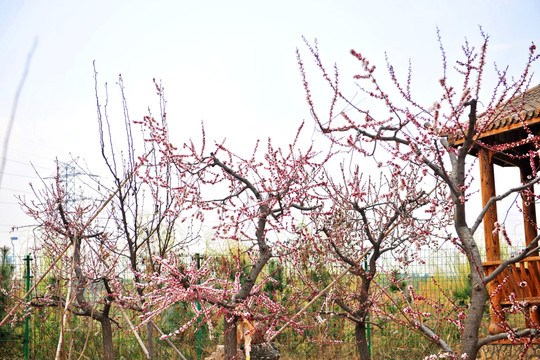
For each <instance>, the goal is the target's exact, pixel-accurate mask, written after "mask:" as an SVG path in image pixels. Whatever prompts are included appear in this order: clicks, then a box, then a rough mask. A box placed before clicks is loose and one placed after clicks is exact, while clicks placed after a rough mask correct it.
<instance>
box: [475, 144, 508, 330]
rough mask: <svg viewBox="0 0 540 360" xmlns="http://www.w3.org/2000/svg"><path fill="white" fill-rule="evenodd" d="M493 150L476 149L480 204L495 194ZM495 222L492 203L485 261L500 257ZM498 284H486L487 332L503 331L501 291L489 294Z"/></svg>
mask: <svg viewBox="0 0 540 360" xmlns="http://www.w3.org/2000/svg"><path fill="white" fill-rule="evenodd" d="M492 156H493V152H492V151H490V150H488V149H480V150H479V151H478V162H479V165H480V182H481V185H480V186H481V192H482V206H486V204H487V203H488V201H489V199H491V198H492V197H493V196H495V194H496V193H495V173H494V169H493V162H492ZM496 222H497V204H496V203H493V204H492V205H491V206H490V207H489V209H488V210H487V212H486V214H485V215H484V241H485V244H486V261H487V262H490V261H498V260H500V259H501V249H500V244H499V234H498V233H494V230H495V223H496ZM498 285H499V281H498V280H497V279H495V280H493V281H492V282H490V283H489V284H488V292H489V295H490V304H491V306H490V311H489V312H490V319H491V321H490V324H489V332H490V333H491V334H498V333H501V332H503V329H501V327H500V326H499V325H498V324H500V323H502V322H503V321H504V314H503V312H502V307H501V300H502V299H501V293H500V292H498V293H497V294H495V295H494V296H491V294H492V293H493V292H494V290H495V289H496V288H497V286H498Z"/></svg>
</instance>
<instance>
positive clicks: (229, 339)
mask: <svg viewBox="0 0 540 360" xmlns="http://www.w3.org/2000/svg"><path fill="white" fill-rule="evenodd" d="M230 320H231V321H230V322H229V321H227V315H225V316H224V317H223V322H224V324H225V326H224V328H225V335H224V345H225V359H226V360H231V359H232V358H234V357H235V356H236V348H237V347H238V344H237V340H236V322H237V319H236V317H235V316H232V318H231V319H230Z"/></svg>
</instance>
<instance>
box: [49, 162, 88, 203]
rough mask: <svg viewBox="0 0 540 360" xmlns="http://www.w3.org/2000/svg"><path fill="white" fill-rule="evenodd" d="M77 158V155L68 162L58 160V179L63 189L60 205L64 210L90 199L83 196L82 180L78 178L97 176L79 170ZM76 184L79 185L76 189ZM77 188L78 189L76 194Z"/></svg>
mask: <svg viewBox="0 0 540 360" xmlns="http://www.w3.org/2000/svg"><path fill="white" fill-rule="evenodd" d="M78 160H79V157H77V158H75V159H72V160H71V161H70V162H60V161H59V162H58V178H59V179H58V180H59V181H60V182H61V183H62V185H63V188H64V191H65V196H64V202H63V204H62V205H63V206H64V209H65V210H66V211H68V210H72V208H73V204H74V203H76V202H80V201H84V200H89V199H90V198H87V197H84V196H83V189H82V186H81V184H82V183H83V181H81V180H80V178H81V177H82V176H89V177H97V176H98V175H94V174H89V173H87V172H85V171H80V170H79V169H80V166H79V165H77V161H78ZM49 178H54V177H49ZM77 185H79V189H77ZM77 190H79V193H78V194H77Z"/></svg>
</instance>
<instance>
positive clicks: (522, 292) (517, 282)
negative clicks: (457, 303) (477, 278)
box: [482, 256, 540, 306]
mask: <svg viewBox="0 0 540 360" xmlns="http://www.w3.org/2000/svg"><path fill="white" fill-rule="evenodd" d="M501 263H502V261H501V260H499V261H487V262H485V263H483V264H482V265H483V266H484V272H485V274H486V275H488V274H491V273H492V272H493V271H494V270H495V269H496V268H497V267H498V266H499V265H500V264H501ZM499 284H504V285H503V286H502V288H501V291H500V296H496V297H495V298H498V299H500V300H499V303H500V305H501V306H509V305H511V302H510V301H509V300H508V298H509V296H510V294H512V293H514V294H516V300H517V301H527V302H528V303H529V304H531V305H536V304H540V256H532V257H528V258H526V259H524V260H521V261H519V262H517V263H515V264H512V265H510V266H508V267H507V268H506V269H505V270H504V271H502V272H501V273H500V274H499V275H498V276H497V278H496V279H495V280H494V281H493V285H499ZM493 290H494V289H493V288H492V287H491V286H490V293H491V292H493Z"/></svg>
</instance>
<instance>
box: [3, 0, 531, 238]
mask: <svg viewBox="0 0 540 360" xmlns="http://www.w3.org/2000/svg"><path fill="white" fill-rule="evenodd" d="M539 16H540V2H538V1H537V0H530V1H502V0H500V1H498V0H493V1H487V0H486V1H472V0H468V1H434V0H428V1H402V0H399V1H362V0H356V1H316V0H309V1H292V0H289V1H279V0H275V1H272V2H259V1H253V0H252V1H183V0H179V1H110V0H107V1H103V0H94V1H61V0H50V1H39V0H34V1H24V0H20V1H9V0H0V81H1V86H0V134H2V141H3V138H4V134H5V132H6V129H7V124H8V120H9V118H10V114H11V108H12V104H13V99H14V96H15V92H16V90H17V86H18V83H19V81H20V79H21V75H22V72H23V69H24V64H25V61H26V57H27V55H28V52H29V51H30V49H31V47H32V44H33V42H34V39H35V38H37V39H38V45H37V48H36V50H35V53H34V55H33V59H32V63H31V67H30V72H29V74H28V77H27V79H26V83H25V86H24V89H23V92H22V94H21V97H20V100H19V105H18V109H17V114H16V119H15V123H14V127H13V130H12V134H11V138H10V143H9V148H8V151H7V154H1V156H3V157H6V158H7V163H6V164H7V165H6V168H5V172H4V176H3V181H2V184H1V188H0V246H1V245H6V244H7V245H9V246H11V242H10V237H12V236H17V237H18V238H19V240H18V242H19V243H21V244H23V243H26V242H27V239H28V237H29V233H28V232H27V231H17V232H15V233H11V232H10V229H11V227H12V226H13V225H23V224H27V223H29V219H27V218H26V217H24V216H23V213H22V211H21V210H20V208H19V206H18V205H17V200H16V199H15V196H16V195H25V194H28V193H29V187H28V183H29V182H36V181H38V179H37V178H36V175H35V174H34V170H33V169H32V167H31V166H30V162H32V163H33V164H34V165H35V167H36V168H37V170H38V171H39V172H40V174H41V175H43V176H51V175H53V174H54V159H55V158H58V159H59V160H60V161H69V160H70V159H71V158H72V157H80V159H84V160H85V161H86V162H87V163H88V164H89V166H90V167H94V166H95V167H96V169H97V167H98V165H97V164H98V163H99V141H98V132H97V123H96V107H95V97H94V80H93V70H92V61H93V60H95V61H96V64H97V68H98V72H99V79H100V81H101V82H102V83H104V82H108V83H109V84H111V85H110V88H109V92H110V93H111V94H113V95H111V102H112V106H117V107H118V106H119V105H120V103H119V100H118V97H117V96H116V95H115V94H116V88H115V87H114V83H115V82H116V81H117V77H118V74H120V73H121V74H122V76H123V78H124V82H125V85H126V93H127V98H128V99H127V100H128V103H129V106H130V114H131V117H132V119H140V118H141V117H142V116H143V115H145V114H146V109H147V107H148V106H152V107H154V105H155V104H156V99H155V96H154V94H155V89H154V87H153V85H152V78H156V79H161V80H162V81H163V84H164V85H165V91H166V96H167V100H168V111H167V113H168V119H169V122H170V126H171V130H172V134H171V136H172V140H173V141H174V142H176V143H180V142H182V141H185V140H186V139H187V138H188V137H197V136H198V135H199V128H200V122H201V120H204V122H205V125H206V129H207V134H208V135H209V136H210V137H211V138H214V139H219V138H222V137H226V138H227V139H228V141H227V143H228V144H229V145H230V146H231V147H232V148H234V149H236V150H237V151H238V152H242V151H246V152H247V151H248V150H249V149H250V148H251V147H252V145H253V144H254V143H255V139H257V138H261V139H265V138H267V137H268V136H273V137H276V138H278V139H282V138H284V137H286V138H290V137H291V136H292V134H293V133H294V131H295V130H296V127H297V126H298V125H299V124H300V123H301V121H302V120H310V115H309V112H308V110H307V106H306V103H305V101H304V99H305V96H304V92H303V89H302V83H301V80H300V76H299V72H298V66H297V63H296V55H295V49H296V48H297V47H300V48H301V47H302V39H301V37H302V36H305V37H306V38H307V39H309V40H313V39H314V38H317V39H318V41H319V46H320V49H321V52H322V54H323V56H324V57H325V58H326V59H327V60H328V61H329V62H330V63H332V62H334V61H335V62H337V63H338V65H339V66H340V67H341V68H342V78H343V80H342V81H345V79H349V78H350V75H351V74H352V73H353V72H354V65H355V64H356V63H355V61H354V60H353V59H352V57H351V56H350V55H349V51H350V49H353V48H354V49H356V50H358V51H360V52H362V53H363V54H365V55H367V56H368V57H370V58H372V59H373V60H374V61H375V62H378V63H380V61H381V60H382V59H383V56H384V52H385V51H387V52H388V53H389V55H390V57H391V59H393V60H394V62H395V63H397V64H398V67H399V66H400V65H402V66H403V70H405V68H404V67H405V66H406V64H407V61H408V59H409V58H411V59H412V62H413V69H414V71H415V72H416V80H415V84H416V86H417V88H418V90H419V94H421V96H425V97H426V101H427V102H428V103H429V102H430V99H429V91H422V89H423V87H424V85H425V88H426V89H429V88H430V87H431V86H434V85H436V81H437V79H438V78H439V77H440V74H441V72H440V69H441V65H440V53H439V50H438V45H437V42H436V27H437V26H438V27H439V28H440V30H441V32H442V35H443V41H444V43H445V46H446V50H447V53H448V54H449V56H450V57H452V56H453V55H455V54H456V53H457V51H459V46H460V45H461V44H462V42H463V39H464V38H465V37H468V38H469V39H470V40H472V41H475V40H478V39H479V31H478V25H482V26H483V28H484V30H485V31H486V32H487V33H488V34H490V36H491V43H490V47H491V51H490V56H491V57H490V58H489V59H488V61H490V62H493V61H497V63H499V64H501V65H502V64H509V65H510V66H511V68H513V69H515V70H516V71H517V70H518V69H520V68H521V66H522V65H523V63H524V61H525V59H526V55H527V49H528V47H529V46H530V44H531V41H536V42H537V43H539V42H540V26H539V25H538V21H537V19H538V18H539ZM307 60H309V59H307ZM313 76H314V77H315V76H316V74H313ZM536 79H538V78H536ZM537 82H538V81H536V83H537ZM536 83H535V84H536ZM431 102H432V101H431ZM154 109H155V110H154V111H155V112H157V108H155V107H154ZM113 120H114V119H113ZM117 120H118V121H122V119H121V118H118V119H117ZM246 145H247V147H246ZM70 154H71V155H70ZM96 171H98V170H96Z"/></svg>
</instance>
